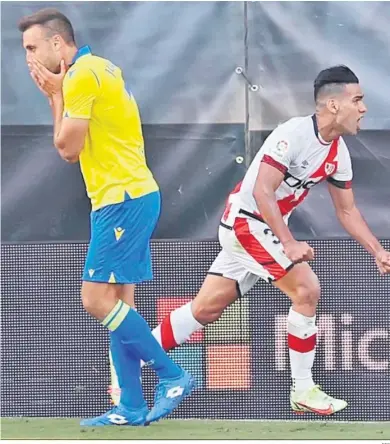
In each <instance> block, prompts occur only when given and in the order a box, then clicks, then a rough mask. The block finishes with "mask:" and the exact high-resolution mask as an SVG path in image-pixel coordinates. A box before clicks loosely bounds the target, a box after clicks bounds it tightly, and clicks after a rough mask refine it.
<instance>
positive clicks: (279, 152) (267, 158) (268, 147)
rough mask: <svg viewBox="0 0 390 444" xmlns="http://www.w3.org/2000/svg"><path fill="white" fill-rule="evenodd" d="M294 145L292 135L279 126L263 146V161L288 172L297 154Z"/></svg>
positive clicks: (283, 171)
mask: <svg viewBox="0 0 390 444" xmlns="http://www.w3.org/2000/svg"><path fill="white" fill-rule="evenodd" d="M294 145H295V144H294V142H293V140H292V137H291V135H287V134H286V131H281V130H279V128H277V129H276V130H274V132H273V133H271V134H270V135H269V136H268V138H267V139H266V140H265V142H264V144H263V146H262V148H261V151H262V154H263V157H262V160H261V161H262V162H264V163H267V164H268V165H271V166H273V167H274V168H276V169H278V170H279V171H281V172H282V173H283V174H286V172H287V170H288V169H289V167H290V165H291V163H292V161H293V159H294V156H295V152H294Z"/></svg>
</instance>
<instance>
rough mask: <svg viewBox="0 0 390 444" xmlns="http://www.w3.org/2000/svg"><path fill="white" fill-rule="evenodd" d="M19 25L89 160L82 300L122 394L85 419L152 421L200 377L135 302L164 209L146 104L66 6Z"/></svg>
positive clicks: (67, 152)
mask: <svg viewBox="0 0 390 444" xmlns="http://www.w3.org/2000/svg"><path fill="white" fill-rule="evenodd" d="M19 30H20V31H21V32H22V34H23V46H24V48H25V50H26V59H27V63H28V66H29V69H30V72H31V76H32V78H33V80H34V82H35V84H36V85H37V87H38V88H39V89H40V90H41V92H42V93H43V94H45V95H46V96H47V98H48V100H49V104H50V107H51V109H52V112H53V120H54V146H55V147H56V148H57V151H58V153H59V155H60V156H61V157H62V158H63V159H64V160H66V161H68V162H77V161H80V166H81V171H82V174H83V177H84V181H85V184H86V188H87V193H88V196H89V198H90V200H91V204H92V212H91V240H90V245H89V250H88V254H87V258H86V262H85V268H84V273H83V278H82V279H83V284H82V301H83V305H84V308H85V309H86V310H87V311H88V313H90V314H91V315H92V316H94V317H95V318H96V319H98V320H99V321H100V322H101V323H102V324H103V325H104V326H105V327H107V328H108V330H109V331H110V350H111V355H112V359H113V362H114V365H115V368H116V370H117V374H118V380H119V385H120V387H121V400H120V404H119V405H118V406H115V407H114V408H113V409H112V410H110V411H109V412H108V413H106V414H104V415H102V416H100V417H97V418H92V419H87V420H84V421H82V425H90V426H99V425H145V424H148V423H150V422H152V421H156V420H158V419H160V418H162V417H165V416H167V415H168V414H169V413H171V412H172V411H173V410H174V409H175V408H176V407H177V406H178V405H179V403H180V402H181V401H182V400H183V399H184V398H185V397H186V396H188V395H189V394H190V393H191V391H192V390H193V388H194V385H195V382H194V380H193V378H192V376H191V375H190V374H188V373H187V372H186V371H184V370H183V369H182V368H180V367H179V366H177V365H176V364H175V363H174V362H173V361H172V360H171V359H170V358H169V357H168V356H167V354H166V353H165V352H164V350H163V349H162V348H161V346H160V345H159V344H158V342H157V341H156V339H155V338H154V337H153V335H152V333H151V331H150V329H149V327H148V325H147V323H146V322H145V320H144V319H143V318H142V317H141V316H140V315H139V314H138V313H137V312H136V311H135V310H134V309H132V308H131V306H130V305H131V304H132V303H133V301H134V288H135V284H138V283H140V282H143V281H145V280H150V279H152V270H151V258H150V246H149V243H150V238H151V236H152V233H153V231H154V229H155V226H156V223H157V220H158V218H159V214H160V193H159V188H158V185H157V183H156V181H155V180H154V178H153V175H152V173H151V171H150V170H149V168H148V166H147V164H146V160H145V153H144V141H143V136H142V130H141V122H140V117H139V113H138V108H137V104H136V102H135V99H134V97H133V95H132V94H131V93H130V92H128V91H126V88H125V84H124V81H123V78H122V73H121V70H120V69H119V68H118V67H117V66H115V65H114V64H113V63H111V62H110V61H108V60H106V59H104V58H101V57H97V56H95V55H93V54H92V53H91V50H90V48H89V47H88V46H84V47H82V48H79V49H78V48H77V46H76V43H75V37H74V31H73V28H72V25H71V23H70V21H69V20H68V18H67V17H65V16H64V15H63V14H62V13H60V12H59V11H57V10H53V9H44V10H41V11H38V12H37V13H35V14H33V15H31V16H28V17H24V18H23V19H22V20H21V21H20V23H19ZM141 360H142V361H144V362H148V363H149V365H150V366H151V367H152V368H153V369H154V370H155V371H156V373H157V375H158V377H159V380H160V382H159V384H158V386H157V390H156V397H155V404H154V407H153V409H152V410H151V411H150V412H149V411H148V408H147V405H146V402H145V400H144V397H143V394H142V387H141V382H140V361H141Z"/></svg>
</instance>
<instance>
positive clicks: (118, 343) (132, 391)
mask: <svg viewBox="0 0 390 444" xmlns="http://www.w3.org/2000/svg"><path fill="white" fill-rule="evenodd" d="M110 350H111V356H112V362H113V364H114V367H115V371H116V374H117V376H118V383H119V387H120V389H121V401H120V403H121V404H123V405H124V406H125V407H127V408H128V409H130V410H135V409H139V408H141V407H143V406H145V405H146V401H145V399H144V395H143V392H142V385H141V380H140V378H141V366H140V361H139V358H138V357H137V356H133V355H132V354H131V353H129V351H128V350H126V345H124V344H123V343H122V340H121V339H120V337H119V336H118V335H113V334H112V333H111V334H110Z"/></svg>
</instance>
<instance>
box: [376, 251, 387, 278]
mask: <svg viewBox="0 0 390 444" xmlns="http://www.w3.org/2000/svg"><path fill="white" fill-rule="evenodd" d="M375 262H376V265H377V267H378V269H379V273H380V274H382V275H383V274H389V273H390V252H389V251H386V250H380V251H379V252H378V253H377V254H376V257H375Z"/></svg>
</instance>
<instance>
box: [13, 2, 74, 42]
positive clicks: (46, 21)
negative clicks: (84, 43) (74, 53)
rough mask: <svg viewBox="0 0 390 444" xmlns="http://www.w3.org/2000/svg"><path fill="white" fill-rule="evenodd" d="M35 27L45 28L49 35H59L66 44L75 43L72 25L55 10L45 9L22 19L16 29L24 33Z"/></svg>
mask: <svg viewBox="0 0 390 444" xmlns="http://www.w3.org/2000/svg"><path fill="white" fill-rule="evenodd" d="M35 25H39V26H42V27H44V28H46V29H47V30H48V31H49V33H50V35H55V34H60V35H61V36H62V38H63V39H64V40H65V41H66V43H76V40H75V37H74V31H73V26H72V23H71V22H70V20H69V19H68V17H66V16H65V15H64V14H62V12H60V11H58V10H57V9H52V8H45V9H41V10H40V11H37V12H35V13H34V14H31V15H28V16H26V17H23V18H22V19H21V20H20V21H19V24H18V29H19V31H20V32H24V31H27V29H29V28H31V27H32V26H35Z"/></svg>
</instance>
